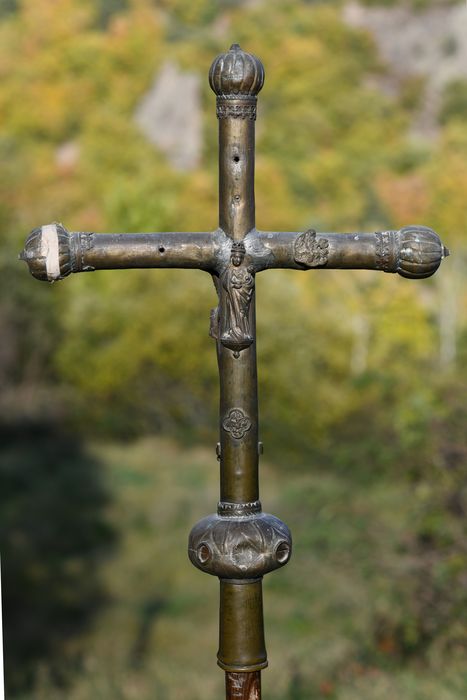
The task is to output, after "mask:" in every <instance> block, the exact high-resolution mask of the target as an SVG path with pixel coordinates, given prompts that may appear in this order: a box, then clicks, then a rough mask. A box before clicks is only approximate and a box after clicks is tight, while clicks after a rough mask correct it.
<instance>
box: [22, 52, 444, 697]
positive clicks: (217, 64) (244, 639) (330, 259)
mask: <svg viewBox="0 0 467 700" xmlns="http://www.w3.org/2000/svg"><path fill="white" fill-rule="evenodd" d="M209 82H210V85H211V88H212V89H213V91H214V92H215V93H216V95H217V118H218V120H219V228H218V229H217V230H216V231H213V232H210V233H122V234H99V235H96V234H94V233H82V232H73V233H72V232H68V231H67V230H66V229H65V228H64V227H63V226H62V225H61V224H56V223H54V224H50V225H48V226H42V227H40V228H37V229H34V230H33V231H32V233H31V234H30V236H29V237H28V239H27V241H26V244H25V248H24V251H23V253H22V254H21V256H20V257H21V258H22V259H23V260H25V261H26V262H27V264H28V265H29V269H30V271H31V273H32V275H33V276H34V277H36V278H37V279H40V280H46V281H49V282H53V281H55V280H60V279H63V278H64V277H66V276H67V275H69V274H70V273H72V272H86V271H93V270H109V269H127V268H196V269H200V270H204V271H205V272H208V273H210V274H211V275H212V277H213V280H214V283H215V286H216V290H217V294H218V306H217V308H216V309H214V310H213V311H212V312H211V325H210V335H211V336H212V337H213V338H214V339H215V340H216V347H217V360H218V365H219V376H220V415H219V422H220V442H219V443H218V445H217V450H216V451H217V457H218V460H219V461H220V500H219V503H218V505H217V513H216V514H214V515H210V516H208V517H207V518H204V519H203V520H201V521H200V522H198V523H197V524H196V525H195V526H194V528H193V529H192V531H191V533H190V536H189V544H188V554H189V557H190V560H191V561H192V563H193V564H194V565H195V566H196V567H198V568H199V569H201V571H204V572H206V573H208V574H213V575H214V576H218V577H219V579H220V632H219V651H218V656H217V658H218V664H219V666H220V667H221V668H222V669H224V671H225V678H226V698H227V700H260V697H261V669H263V668H265V667H266V666H267V663H268V662H267V656H266V649H265V643H264V631H263V605H262V577H263V576H264V574H266V573H268V572H270V571H273V570H274V569H278V568H280V567H281V566H284V564H286V563H287V562H288V560H289V558H290V555H291V550H292V540H291V535H290V532H289V529H288V528H287V526H286V525H285V524H284V523H283V522H281V521H280V520H279V519H278V518H276V517H274V516H273V515H269V514H267V513H263V511H262V508H261V503H260V501H259V491H258V462H259V455H260V453H261V447H262V446H261V443H259V442H258V389H257V373H256V341H255V325H256V324H255V275H256V274H257V273H258V272H262V271H263V270H269V269H274V268H289V269H294V270H309V269H312V268H326V269H344V268H345V269H366V270H382V271H384V272H398V273H399V274H400V275H402V277H407V278H411V279H422V278H425V277H429V276H430V275H432V274H433V273H434V272H436V270H437V269H438V267H439V265H440V263H441V260H442V259H443V257H445V256H446V255H448V253H449V252H448V251H447V249H446V248H445V247H444V246H443V245H442V243H441V241H440V239H439V237H438V236H437V234H436V233H435V232H434V231H433V230H431V229H430V228H427V227H425V226H408V227H406V228H403V229H401V230H399V231H380V232H377V233H346V234H337V233H322V234H318V233H316V231H314V230H311V229H310V230H308V231H305V232H295V233H294V232H266V231H258V230H257V229H256V228H255V200H254V138H255V119H256V102H257V97H256V96H257V94H258V93H259V91H260V90H261V88H262V86H263V82H264V69H263V65H262V64H261V62H260V61H259V59H258V58H256V57H255V56H253V55H251V54H248V53H246V52H244V51H242V50H241V49H240V47H239V46H238V44H234V45H233V46H232V47H231V48H230V50H229V51H228V52H227V53H225V54H221V55H220V56H218V57H217V58H216V59H215V61H214V63H213V64H212V66H211V70H210V73H209Z"/></svg>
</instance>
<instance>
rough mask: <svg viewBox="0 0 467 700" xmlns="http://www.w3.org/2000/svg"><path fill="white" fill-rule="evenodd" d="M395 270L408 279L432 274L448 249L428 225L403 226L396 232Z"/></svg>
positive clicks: (445, 255)
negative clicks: (397, 244)
mask: <svg viewBox="0 0 467 700" xmlns="http://www.w3.org/2000/svg"><path fill="white" fill-rule="evenodd" d="M398 239H399V240H398V242H399V251H398V253H399V254H398V260H397V272H398V273H399V275H401V276H402V277H406V278H408V279H425V278H426V277H431V275H434V273H435V272H436V270H437V269H438V268H439V266H440V265H441V262H442V260H443V258H445V257H447V256H448V255H449V250H448V249H447V248H446V247H445V246H444V245H443V243H442V242H441V239H440V237H439V236H438V234H437V233H436V232H435V231H433V229H431V228H428V226H414V225H412V226H405V227H404V228H402V229H401V230H400V231H399V232H398Z"/></svg>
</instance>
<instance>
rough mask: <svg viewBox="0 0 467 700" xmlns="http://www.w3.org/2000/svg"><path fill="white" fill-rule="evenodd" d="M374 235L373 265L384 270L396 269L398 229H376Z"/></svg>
mask: <svg viewBox="0 0 467 700" xmlns="http://www.w3.org/2000/svg"><path fill="white" fill-rule="evenodd" d="M375 236H376V251H375V253H376V255H375V267H376V269H377V270H384V272H395V271H396V270H397V261H398V251H399V238H400V236H399V231H378V232H377V233H375Z"/></svg>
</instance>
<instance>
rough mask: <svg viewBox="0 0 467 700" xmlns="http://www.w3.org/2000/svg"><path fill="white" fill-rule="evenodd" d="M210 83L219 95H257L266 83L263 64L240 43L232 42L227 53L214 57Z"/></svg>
mask: <svg viewBox="0 0 467 700" xmlns="http://www.w3.org/2000/svg"><path fill="white" fill-rule="evenodd" d="M209 84H210V86H211V88H212V89H213V91H214V92H215V93H216V95H218V96H228V95H230V96H231V95H238V96H239V97H240V96H242V95H251V96H254V95H257V94H258V92H259V91H260V90H261V88H262V87H263V84H264V67H263V64H262V63H261V61H260V60H259V58H256V56H253V54H251V53H246V51H243V50H242V49H241V48H240V46H239V45H238V44H232V46H231V47H230V49H229V51H227V53H221V54H220V55H219V56H217V58H216V59H214V62H213V64H212V66H211V70H210V71H209Z"/></svg>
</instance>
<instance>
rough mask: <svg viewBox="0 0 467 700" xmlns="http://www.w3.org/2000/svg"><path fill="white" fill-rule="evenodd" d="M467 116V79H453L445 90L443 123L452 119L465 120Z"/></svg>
mask: <svg viewBox="0 0 467 700" xmlns="http://www.w3.org/2000/svg"><path fill="white" fill-rule="evenodd" d="M466 117H467V80H453V81H452V82H451V83H449V84H448V85H447V86H446V88H445V91H444V101H443V106H442V108H441V113H440V120H441V123H442V124H445V123H446V122H448V121H450V120H451V119H460V120H462V121H463V122H465V119H466Z"/></svg>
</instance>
